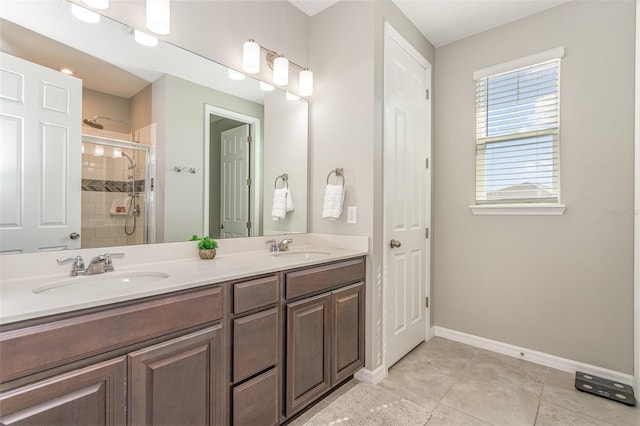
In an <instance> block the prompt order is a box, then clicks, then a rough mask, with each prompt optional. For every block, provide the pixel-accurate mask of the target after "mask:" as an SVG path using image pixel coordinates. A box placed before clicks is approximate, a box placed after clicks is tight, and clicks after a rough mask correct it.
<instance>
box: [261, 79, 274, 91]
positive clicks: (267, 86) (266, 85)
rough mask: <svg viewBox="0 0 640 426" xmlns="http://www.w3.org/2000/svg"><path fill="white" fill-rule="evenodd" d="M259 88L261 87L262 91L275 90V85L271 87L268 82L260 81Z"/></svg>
mask: <svg viewBox="0 0 640 426" xmlns="http://www.w3.org/2000/svg"><path fill="white" fill-rule="evenodd" d="M260 89H262V91H263V92H272V91H274V90H276V88H275V87H273V86H272V85H270V84H269V83H265V82H264V81H261V82H260Z"/></svg>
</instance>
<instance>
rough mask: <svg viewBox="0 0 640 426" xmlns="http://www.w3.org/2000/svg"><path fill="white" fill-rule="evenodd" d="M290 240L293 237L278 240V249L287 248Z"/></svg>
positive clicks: (283, 249) (285, 249)
mask: <svg viewBox="0 0 640 426" xmlns="http://www.w3.org/2000/svg"><path fill="white" fill-rule="evenodd" d="M292 242H293V239H291V238H285V239H284V240H282V241H280V244H278V251H287V250H289V244H291V243H292Z"/></svg>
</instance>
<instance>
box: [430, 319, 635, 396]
mask: <svg viewBox="0 0 640 426" xmlns="http://www.w3.org/2000/svg"><path fill="white" fill-rule="evenodd" d="M431 334H432V335H434V336H437V337H442V338H445V339H448V340H453V341H454V342H460V343H465V344H467V345H471V346H475V347H476V348H481V349H486V350H488V351H492V352H497V353H500V354H504V355H508V356H512V357H514V358H519V359H524V360H526V361H530V362H533V363H535V364H540V365H544V366H546V367H551V368H555V369H558V370H562V371H567V372H569V373H575V372H576V371H582V372H584V373H588V374H591V375H594V376H599V377H603V378H605V379H609V380H613V381H615V382H619V383H624V384H626V385H632V384H633V376H632V375H630V374H625V373H620V372H618V371H613V370H609V369H606V368H602V367H597V366H595V365H590V364H585V363H583V362H579V361H574V360H571V359H567V358H561V357H559V356H555V355H551V354H547V353H544V352H538V351H534V350H531V349H527V348H522V347H519V346H514V345H511V344H509V343H503V342H498V341H496V340H491V339H485V338H484V337H479V336H474V335H472V334H467V333H462V332H460V331H456V330H451V329H448V328H444V327H437V326H435V327H432V331H431Z"/></svg>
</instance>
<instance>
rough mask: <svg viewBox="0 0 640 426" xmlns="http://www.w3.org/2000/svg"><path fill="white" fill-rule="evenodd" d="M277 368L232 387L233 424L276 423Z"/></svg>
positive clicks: (264, 425)
mask: <svg viewBox="0 0 640 426" xmlns="http://www.w3.org/2000/svg"><path fill="white" fill-rule="evenodd" d="M278 405H279V404H278V369H277V368H274V369H272V370H269V371H267V372H266V373H264V374H261V375H260V376H258V377H256V378H255V379H252V380H249V381H248V382H246V383H243V384H242V385H240V386H236V387H235V388H234V389H233V424H234V426H254V425H261V426H268V425H275V424H278Z"/></svg>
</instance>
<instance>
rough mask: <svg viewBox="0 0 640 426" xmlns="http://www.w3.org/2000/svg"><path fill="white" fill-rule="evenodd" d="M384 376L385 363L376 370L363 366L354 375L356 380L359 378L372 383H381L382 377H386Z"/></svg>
mask: <svg viewBox="0 0 640 426" xmlns="http://www.w3.org/2000/svg"><path fill="white" fill-rule="evenodd" d="M384 376H385V371H384V366H383V365H381V366H380V367H378V368H376V369H375V370H368V369H366V368H361V369H360V370H358V371H356V374H354V375H353V377H354V378H355V379H356V380H359V381H361V382H365V383H370V384H372V385H375V384H377V383H380V382H381V381H382V379H384Z"/></svg>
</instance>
